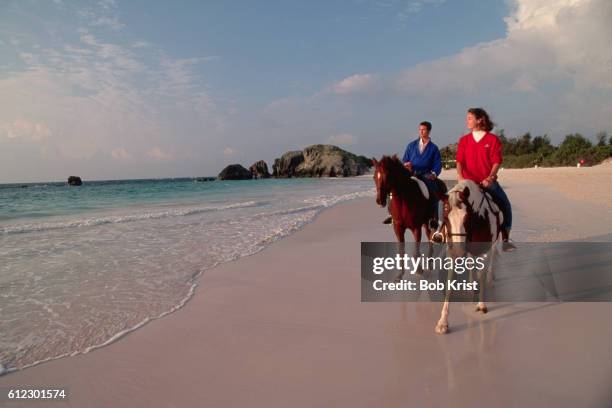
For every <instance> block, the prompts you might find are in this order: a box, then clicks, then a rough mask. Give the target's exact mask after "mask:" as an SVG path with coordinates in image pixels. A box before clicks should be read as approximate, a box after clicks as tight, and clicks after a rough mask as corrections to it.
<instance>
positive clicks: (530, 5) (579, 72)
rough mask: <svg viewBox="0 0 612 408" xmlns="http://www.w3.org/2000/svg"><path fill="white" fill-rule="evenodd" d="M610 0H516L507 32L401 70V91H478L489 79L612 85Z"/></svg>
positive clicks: (525, 84) (517, 85) (520, 84)
mask: <svg viewBox="0 0 612 408" xmlns="http://www.w3.org/2000/svg"><path fill="white" fill-rule="evenodd" d="M610 20H612V2H610V1H607V0H560V1H556V2H550V1H545V0H517V1H516V3H515V6H514V9H513V12H512V14H511V15H510V16H509V17H508V18H506V24H507V27H508V32H507V35H506V37H505V38H503V39H500V40H496V41H492V42H488V43H482V44H478V45H476V46H473V47H469V48H466V49H464V50H463V51H461V52H460V53H458V54H455V55H452V56H449V57H446V58H442V59H439V60H435V61H431V62H426V63H422V64H418V65H416V66H414V67H412V68H410V69H408V70H406V71H404V72H403V73H402V74H401V75H400V76H399V78H398V81H397V87H398V88H399V89H401V90H405V91H417V92H431V91H434V92H444V91H452V90H461V91H468V92H477V91H481V90H483V89H486V88H488V87H490V86H491V85H496V86H506V87H508V88H514V89H516V90H519V91H524V92H531V91H535V90H537V89H538V88H539V87H540V86H541V85H544V84H546V83H554V82H563V81H570V82H571V84H572V85H573V86H574V87H575V88H580V89H587V88H589V89H591V88H607V89H612V51H611V48H610V47H609V38H612V26H611V25H610V24H609V22H610Z"/></svg>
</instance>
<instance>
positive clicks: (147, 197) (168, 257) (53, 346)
mask: <svg viewBox="0 0 612 408" xmlns="http://www.w3.org/2000/svg"><path fill="white" fill-rule="evenodd" d="M374 194H375V189H374V183H373V181H372V179H371V178H370V177H355V178H337V179H336V178H328V179H267V180H245V181H207V182H198V181H196V180H193V179H165V180H121V181H93V182H87V181H86V182H84V184H83V185H82V186H80V187H70V186H67V185H66V184H65V183H33V184H4V185H0V331H1V333H2V336H0V364H2V367H0V370H2V368H3V369H4V370H9V371H10V370H14V369H20V368H24V367H28V366H31V365H35V364H37V363H40V362H42V361H47V360H50V359H55V358H60V357H64V356H70V355H75V354H79V353H84V352H88V351H90V350H92V349H94V348H97V347H101V346H103V345H106V344H108V343H110V342H112V341H114V340H115V339H117V338H118V337H120V336H122V335H123V334H125V333H127V332H129V331H131V330H134V329H136V328H138V327H140V326H142V325H143V324H145V323H146V322H148V321H150V320H152V319H156V318H159V317H161V316H164V315H166V314H168V313H171V312H173V311H175V310H177V309H178V308H180V307H181V306H182V305H184V304H185V302H187V301H188V300H189V299H190V297H191V296H192V295H193V293H194V290H195V288H196V286H197V285H198V283H199V281H200V277H201V275H202V274H203V273H205V271H206V270H207V269H210V268H213V267H214V266H216V265H219V264H221V263H224V262H229V261H232V260H235V259H238V258H240V257H243V256H247V255H251V254H254V253H256V252H258V251H260V250H262V249H263V248H265V247H266V246H268V245H270V244H271V243H272V242H274V241H276V240H278V239H279V238H282V237H283V236H286V235H288V234H291V233H292V232H294V231H296V230H298V229H300V228H301V227H303V226H304V225H305V224H306V223H308V222H310V221H311V220H313V218H314V217H315V216H316V215H317V214H318V213H319V212H320V211H321V210H323V209H324V208H327V207H329V206H332V205H334V204H336V203H339V202H342V201H346V200H350V199H353V198H358V197H372V199H373V197H374ZM381 217H382V213H381ZM249 273H256V272H255V271H254V272H249Z"/></svg>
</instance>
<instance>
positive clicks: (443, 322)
mask: <svg viewBox="0 0 612 408" xmlns="http://www.w3.org/2000/svg"><path fill="white" fill-rule="evenodd" d="M454 274H455V270H454V269H453V268H449V269H448V271H447V273H446V293H445V295H444V304H443V305H442V311H441V312H440V320H438V323H437V324H436V328H435V331H436V333H438V334H446V333H448V313H449V308H450V301H451V295H452V291H451V289H450V286H449V284H448V282H449V281H450V280H451V279H452V278H453V276H454Z"/></svg>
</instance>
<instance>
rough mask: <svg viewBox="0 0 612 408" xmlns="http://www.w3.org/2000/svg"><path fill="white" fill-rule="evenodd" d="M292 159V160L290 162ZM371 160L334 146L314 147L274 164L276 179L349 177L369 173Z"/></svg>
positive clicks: (287, 154)
mask: <svg viewBox="0 0 612 408" xmlns="http://www.w3.org/2000/svg"><path fill="white" fill-rule="evenodd" d="M289 159H292V160H289ZM369 163H370V162H369V160H368V159H367V158H365V157H358V156H357V155H355V154H353V153H350V152H347V151H346V150H343V149H341V148H339V147H337V146H333V145H322V144H317V145H312V146H308V147H307V148H305V149H304V151H303V152H289V153H285V154H284V155H283V156H282V157H281V158H280V159H277V160H276V161H275V162H274V175H275V176H276V177H349V176H360V175H362V174H364V173H366V172H367V171H368V168H369V167H370V164H369Z"/></svg>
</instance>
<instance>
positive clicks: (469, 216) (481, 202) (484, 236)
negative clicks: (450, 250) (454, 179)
mask: <svg viewBox="0 0 612 408" xmlns="http://www.w3.org/2000/svg"><path fill="white" fill-rule="evenodd" d="M444 212H445V214H444V216H445V220H446V222H447V236H448V237H449V238H450V239H449V241H450V242H472V243H478V242H480V243H491V242H493V241H495V240H496V239H497V237H498V235H499V231H500V227H499V226H500V223H501V221H502V220H503V218H502V217H503V216H502V214H501V212H500V211H499V208H498V207H497V204H495V203H494V202H493V201H492V199H491V197H490V196H489V195H488V193H486V192H485V191H483V190H482V189H481V188H480V186H479V185H478V184H476V183H475V182H474V181H472V180H463V181H462V182H460V183H457V185H456V186H455V187H453V188H452V189H451V190H449V192H448V198H447V200H446V202H445V211H444Z"/></svg>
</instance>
